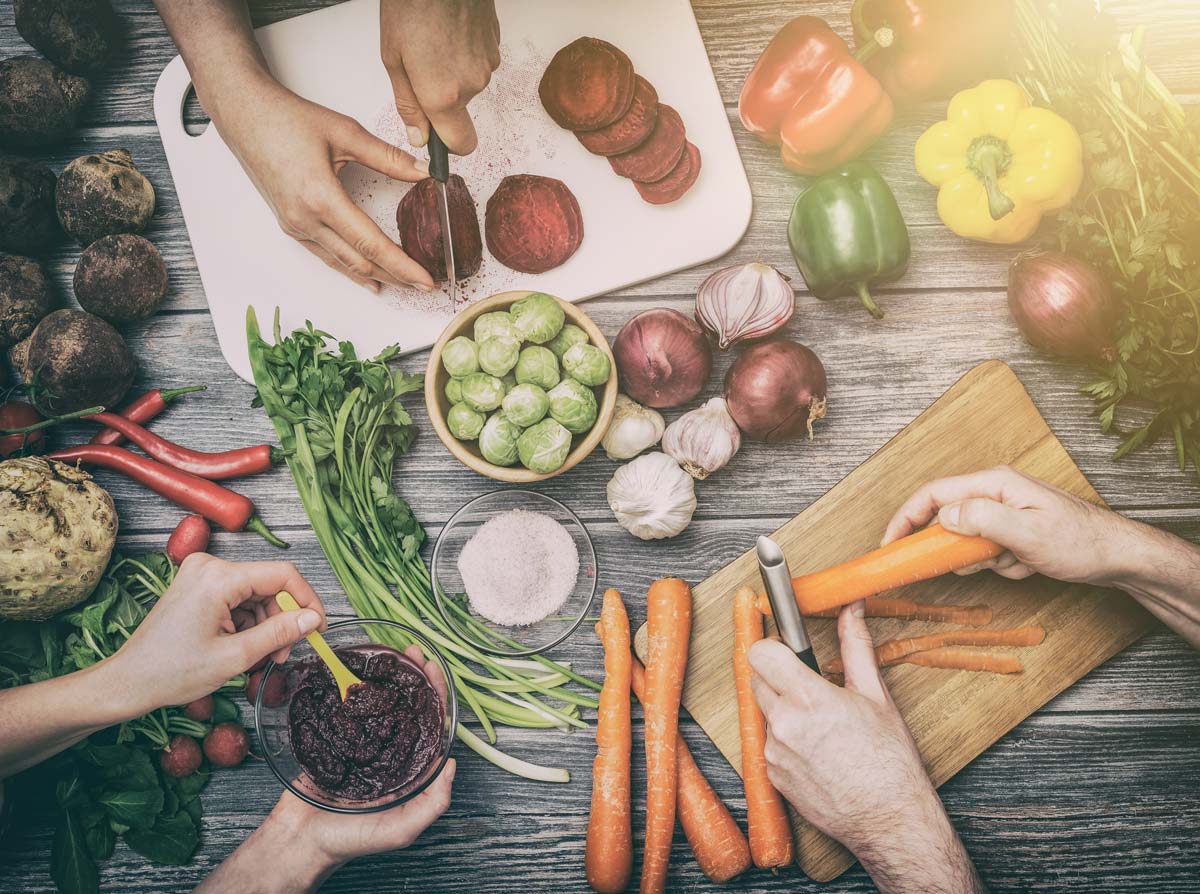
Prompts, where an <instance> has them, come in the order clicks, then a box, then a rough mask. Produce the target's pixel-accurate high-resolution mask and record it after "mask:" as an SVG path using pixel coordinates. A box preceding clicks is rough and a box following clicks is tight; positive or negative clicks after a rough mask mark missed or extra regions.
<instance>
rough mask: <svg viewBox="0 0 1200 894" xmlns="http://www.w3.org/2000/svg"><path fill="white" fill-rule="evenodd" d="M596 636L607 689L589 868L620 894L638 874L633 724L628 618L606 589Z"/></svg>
mask: <svg viewBox="0 0 1200 894" xmlns="http://www.w3.org/2000/svg"><path fill="white" fill-rule="evenodd" d="M596 633H597V634H599V636H600V642H601V643H603V644H604V688H603V689H601V690H600V709H599V712H598V713H597V717H596V760H595V762H594V763H593V764H592V812H591V817H590V818H589V820H588V830H587V849H586V851H585V854H584V867H585V869H586V871H587V880H588V884H589V885H591V886H592V890H593V891H596V892H598V894H618V892H621V891H624V890H625V886H626V885H628V884H629V876H630V875H631V874H632V873H633V827H632V825H631V820H630V815H631V811H630V804H629V799H630V769H629V761H630V755H631V752H632V750H633V725H632V719H631V717H630V704H629V687H630V675H631V663H632V660H633V656H632V655H631V654H630V652H629V616H628V615H627V614H626V613H625V604H624V603H623V602H621V594H620V593H618V592H617V591H616V590H606V591H605V593H604V605H603V608H602V609H601V611H600V623H599V624H597V625H596Z"/></svg>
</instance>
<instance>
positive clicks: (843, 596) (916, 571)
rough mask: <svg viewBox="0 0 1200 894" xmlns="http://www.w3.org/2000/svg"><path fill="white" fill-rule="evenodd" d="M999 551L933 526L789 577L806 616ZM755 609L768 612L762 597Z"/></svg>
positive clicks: (987, 542)
mask: <svg viewBox="0 0 1200 894" xmlns="http://www.w3.org/2000/svg"><path fill="white" fill-rule="evenodd" d="M1003 551H1004V547H1002V546H1000V545H999V544H998V543H993V542H992V541H991V540H988V539H987V538H985V537H968V536H966V535H965V534H955V533H954V532H952V531H947V530H946V529H945V528H943V527H942V526H941V525H937V524H934V525H930V526H929V527H927V528H924V529H922V530H920V531H917V533H915V534H909V535H908V536H907V537H902V538H900V539H899V540H896V541H894V542H893V543H889V544H888V545H887V546H884V547H881V548H879V549H877V550H873V551H871V552H869V553H867V554H866V555H862V556H859V557H858V558H856V559H851V560H850V561H849V562H842V563H841V564H840V565H834V566H833V567H831V568H825V569H823V570H821V571H815V572H813V573H812V574H802V575H800V576H799V577H795V578H793V579H792V586H793V588H794V589H795V590H796V602H797V603H798V604H799V605H800V611H801V612H803V613H804V614H806V615H809V614H814V613H816V612H820V611H825V610H826V609H830V608H838V607H840V606H843V605H847V604H849V603H851V602H854V601H855V600H858V599H862V598H863V597H865V596H874V595H876V594H877V593H882V592H884V591H885V590H892V589H895V588H896V587H903V586H905V585H906V584H912V583H916V582H917V581H921V580H929V579H930V578H933V577H939V576H941V575H943V574H946V573H947V572H950V571H957V570H958V569H959V568H966V567H967V566H968V565H974V564H976V563H978V562H983V561H986V560H987V559H993V558H995V557H996V556H998V555H1000V553H1002V552H1003ZM758 610H759V611H760V612H762V613H763V614H765V615H769V614H770V613H771V606H770V603H768V601H767V598H766V597H765V596H760V597H759V600H758Z"/></svg>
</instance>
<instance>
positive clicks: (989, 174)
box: [967, 134, 1016, 220]
mask: <svg viewBox="0 0 1200 894" xmlns="http://www.w3.org/2000/svg"><path fill="white" fill-rule="evenodd" d="M1011 164H1012V149H1010V148H1009V146H1008V143H1007V142H1005V141H1004V140H1002V139H1000V138H999V137H994V136H992V135H991V134H984V135H983V136H981V137H976V138H975V140H974V142H972V143H971V145H970V146H968V147H967V167H969V168H970V169H971V172H972V173H973V174H974V175H975V176H976V177H978V178H979V179H980V181H981V182H982V183H983V188H984V189H985V190H987V197H988V213H989V214H991V216H992V220H1000V218H1002V217H1004V215H1006V214H1008V213H1009V212H1011V211H1012V210H1013V208H1015V207H1016V204H1015V203H1014V202H1013V200H1012V199H1010V198H1009V197H1008V196H1006V195H1005V194H1004V193H1003V192H1001V191H1000V178H1001V177H1002V176H1004V172H1005V171H1007V170H1008V167H1009V165H1011Z"/></svg>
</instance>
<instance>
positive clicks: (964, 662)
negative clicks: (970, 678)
mask: <svg viewBox="0 0 1200 894" xmlns="http://www.w3.org/2000/svg"><path fill="white" fill-rule="evenodd" d="M904 661H905V662H906V663H908V664H919V665H921V667H940V668H944V669H945V670H964V671H980V672H983V673H989V674H1019V673H1021V672H1022V671H1023V670H1025V668H1024V667H1023V666H1022V664H1021V659H1019V658H1017V657H1016V656H1015V655H997V654H995V653H994V652H976V651H974V650H972V649H964V648H958V647H953V646H948V647H946V648H944V649H930V650H929V651H928V652H914V653H913V654H911V655H906V656H905V657H904Z"/></svg>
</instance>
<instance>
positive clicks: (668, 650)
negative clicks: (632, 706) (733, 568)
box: [641, 577, 692, 894]
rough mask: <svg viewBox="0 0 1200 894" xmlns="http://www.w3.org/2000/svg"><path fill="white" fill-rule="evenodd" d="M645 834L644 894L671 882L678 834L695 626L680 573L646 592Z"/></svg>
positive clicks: (688, 590)
mask: <svg viewBox="0 0 1200 894" xmlns="http://www.w3.org/2000/svg"><path fill="white" fill-rule="evenodd" d="M646 630H647V650H646V700H645V701H644V702H643V713H644V715H645V718H646V837H645V842H644V844H645V847H644V853H643V857H642V885H641V891H642V894H662V892H663V891H665V890H666V887H667V866H668V864H669V863H670V860H671V839H672V838H673V837H674V835H675V797H676V791H677V789H678V785H679V768H678V764H677V760H676V751H677V750H678V749H677V747H676V746H677V743H678V741H679V699H680V696H681V695H682V693H683V675H684V672H685V671H686V670H687V657H688V640H689V638H690V637H691V631H692V590H691V587H689V586H688V585H687V584H686V583H684V582H683V581H681V580H680V579H679V578H677V577H667V578H662V579H660V580H656V581H655V582H654V583H652V584H651V585H650V590H649V592H648V593H647V594H646Z"/></svg>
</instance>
